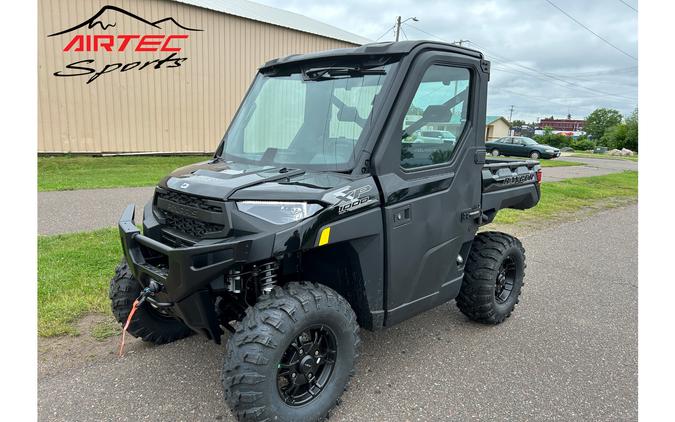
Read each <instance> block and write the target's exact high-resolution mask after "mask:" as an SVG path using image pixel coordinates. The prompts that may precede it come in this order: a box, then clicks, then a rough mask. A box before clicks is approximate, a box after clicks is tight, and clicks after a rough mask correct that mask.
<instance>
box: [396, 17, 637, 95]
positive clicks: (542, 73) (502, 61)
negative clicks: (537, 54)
mask: <svg viewBox="0 0 675 422" xmlns="http://www.w3.org/2000/svg"><path fill="white" fill-rule="evenodd" d="M407 25H408V26H410V27H411V28H413V29H415V30H417V31H419V32H422V33H424V34H427V35H430V36H432V37H434V38H437V39H438V40H440V41H443V42H448V41H446V40H444V39H443V38H441V37H439V36H438V35H434V34H432V33H431V32H427V31H425V30H423V29H420V28H418V27H417V26H415V25H411V24H409V23H408V24H407ZM462 41H463V42H469V43H471V44H473V45H475V46H476V47H478V48H480V49H481V50H482V51H484V52H485V53H488V54H489V55H490V56H492V57H493V58H497V59H501V60H494V59H493V61H496V62H501V63H502V64H503V65H505V66H511V67H512V66H518V67H520V68H523V69H526V70H527V71H529V72H533V73H534V74H531V73H527V72H523V71H518V70H516V69H512V70H513V71H514V72H519V73H520V74H523V75H525V76H529V77H531V78H536V79H540V80H544V79H542V78H541V77H537V76H538V75H542V76H543V77H545V78H548V79H552V80H555V81H559V82H562V83H564V84H566V85H561V84H555V85H558V86H560V87H563V88H570V87H576V88H581V89H584V90H586V91H589V92H592V93H594V94H596V95H597V94H600V95H602V96H605V97H615V98H622V99H625V100H635V98H631V97H626V96H623V95H618V94H612V93H609V92H604V91H600V90H597V89H593V88H588V87H586V86H583V85H579V84H577V83H574V82H570V81H567V80H565V79H563V78H560V77H558V76H556V75H554V74H551V73H545V72H542V71H540V70H537V69H534V68H531V67H528V66H524V65H521V64H518V63H513V64H511V63H509V60H508V59H505V58H503V57H500V56H499V55H497V54H493V53H491V52H490V51H488V50H487V49H486V48H485V47H483V46H481V45H480V44H477V43H475V42H474V41H470V40H462Z"/></svg>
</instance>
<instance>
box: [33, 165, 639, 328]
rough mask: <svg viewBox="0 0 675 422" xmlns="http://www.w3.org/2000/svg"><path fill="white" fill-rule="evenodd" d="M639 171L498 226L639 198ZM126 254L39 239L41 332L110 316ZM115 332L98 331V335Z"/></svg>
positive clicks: (566, 183) (569, 184)
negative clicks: (112, 288) (113, 285)
mask: <svg viewBox="0 0 675 422" xmlns="http://www.w3.org/2000/svg"><path fill="white" fill-rule="evenodd" d="M637 180H638V175H637V172H624V173H615V174H610V175H607V176H597V177H587V178H580V179H569V180H563V181H561V182H548V183H546V182H545V183H544V184H543V185H542V192H543V196H542V199H541V201H540V202H539V204H538V205H537V206H536V207H535V208H532V209H530V210H526V211H516V210H504V211H501V212H500V213H499V214H498V216H497V219H496V220H495V222H496V223H499V224H501V225H507V224H546V223H549V222H550V221H555V220H556V219H559V218H561V217H563V216H565V215H569V214H570V213H574V212H576V211H578V210H581V209H583V208H587V207H608V206H612V205H616V204H620V203H622V202H621V201H620V200H623V201H624V202H623V203H625V200H628V199H630V198H636V197H637ZM121 256H122V253H121V247H120V240H119V234H118V231H117V229H115V228H110V229H103V230H97V231H93V232H86V233H74V234H65V235H55V236H39V237H38V334H39V335H41V336H55V335H61V334H78V333H77V330H76V328H75V326H74V324H75V322H77V320H78V319H79V318H81V317H82V316H84V315H85V314H87V313H90V312H97V313H106V314H110V304H109V301H108V282H109V280H110V278H111V277H112V275H113V272H114V270H115V266H116V265H117V263H118V262H119V260H120V258H121ZM116 332H117V329H116V327H114V326H100V327H96V329H95V330H94V331H92V333H90V334H92V335H93V336H94V337H96V338H98V337H102V338H104V337H106V336H109V335H112V334H115V333H116Z"/></svg>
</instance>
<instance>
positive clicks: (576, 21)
mask: <svg viewBox="0 0 675 422" xmlns="http://www.w3.org/2000/svg"><path fill="white" fill-rule="evenodd" d="M545 1H546V2H547V3H548V4H550V5H551V6H553V7H555V8H556V9H558V10H559V11H560V12H561V13H562V14H564V15H565V16H567V17H568V18H570V19H572V20H573V21H574V22H575V23H576V24H577V25H579V26H581V27H582V28H584V29H585V30H587V31H588V32H590V33H591V34H593V35H595V36H596V37H598V38H600V39H601V40H602V41H604V42H605V43H606V44H607V45H609V46H610V47H612V48H614V49H615V50H617V51H619V52H620V53H622V54H625V55H626V56H628V57H630V58H631V59H633V60H636V61H637V57H635V56H633V55H631V54H629V53H626V52H625V51H623V50H622V49H620V48H619V47H617V46H616V45H614V44H612V43H611V42H609V41H608V40H607V39H605V38H603V37H602V36H601V35H599V34H598V33H596V32H593V30H592V29H591V28H589V27H587V26H586V25H584V24H583V23H581V22H579V21H578V20H576V19H575V18H574V17H573V16H572V15H570V14H569V13H567V12H565V11H564V10H562V9H561V8H560V7H558V6H557V5H556V4H555V3H553V2H552V1H551V0H545Z"/></svg>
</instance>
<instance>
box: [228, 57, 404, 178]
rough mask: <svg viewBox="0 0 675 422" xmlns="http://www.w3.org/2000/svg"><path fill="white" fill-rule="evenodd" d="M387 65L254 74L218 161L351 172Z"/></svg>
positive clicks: (389, 70) (389, 68)
mask: <svg viewBox="0 0 675 422" xmlns="http://www.w3.org/2000/svg"><path fill="white" fill-rule="evenodd" d="M392 66H393V64H388V65H384V66H379V67H377V68H368V69H361V68H358V67H344V66H340V67H337V66H333V67H329V68H326V67H322V68H311V69H304V70H300V69H297V71H296V73H290V74H285V75H283V76H268V75H263V74H259V75H258V76H257V78H256V80H255V81H254V82H253V86H252V87H251V90H250V92H249V94H248V95H247V96H246V98H245V99H244V102H243V103H242V106H241V108H240V110H239V112H238V114H237V116H236V117H235V119H234V120H233V122H232V125H231V126H230V130H229V131H228V133H227V135H226V137H225V139H224V144H223V147H222V148H223V149H222V154H221V157H222V158H223V159H224V160H227V161H240V162H248V163H255V164H262V165H273V166H283V167H300V168H312V169H318V170H332V171H346V170H349V169H351V167H352V166H353V161H354V160H355V158H356V153H357V151H359V149H358V148H357V145H359V144H360V143H361V142H362V141H363V139H362V138H364V136H365V134H366V133H367V130H368V129H369V127H370V125H371V120H372V111H373V109H374V107H375V106H376V104H377V96H378V94H379V93H380V90H381V89H382V86H383V84H384V82H385V80H386V78H387V77H388V75H389V74H390V73H392V72H391V70H392V69H391V68H392ZM327 69H328V70H327Z"/></svg>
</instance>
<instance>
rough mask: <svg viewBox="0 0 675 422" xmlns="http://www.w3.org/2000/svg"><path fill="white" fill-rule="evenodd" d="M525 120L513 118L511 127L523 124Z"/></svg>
mask: <svg viewBox="0 0 675 422" xmlns="http://www.w3.org/2000/svg"><path fill="white" fill-rule="evenodd" d="M525 125H526V123H525V120H514V121H512V122H511V127H519V126H525Z"/></svg>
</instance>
